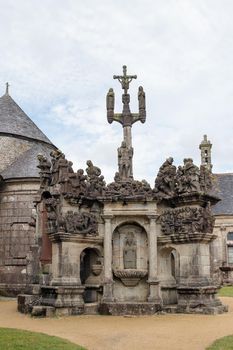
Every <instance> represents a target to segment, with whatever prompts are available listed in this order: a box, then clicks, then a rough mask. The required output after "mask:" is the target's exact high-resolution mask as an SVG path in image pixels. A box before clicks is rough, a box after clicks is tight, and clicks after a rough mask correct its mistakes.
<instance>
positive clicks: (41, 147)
mask: <svg viewBox="0 0 233 350" xmlns="http://www.w3.org/2000/svg"><path fill="white" fill-rule="evenodd" d="M0 135H5V136H9V135H10V136H12V137H15V138H19V137H20V138H22V139H25V140H27V142H28V141H29V142H30V148H29V149H28V150H27V151H26V152H24V153H22V154H21V155H20V156H18V158H16V159H15V160H14V162H13V163H11V164H10V165H9V166H8V167H7V168H5V169H4V170H3V171H2V172H1V174H0V175H1V176H2V177H3V179H17V178H38V177H39V169H38V168H37V165H38V159H37V155H38V154H43V155H44V156H45V157H47V158H50V152H51V151H52V150H53V149H56V146H54V145H53V144H52V143H51V141H50V140H49V139H48V138H47V137H46V136H45V135H44V134H43V132H42V131H41V130H40V129H39V128H38V127H37V126H36V124H35V123H33V121H32V120H31V119H30V118H29V117H28V116H27V115H26V114H25V113H24V111H23V110H22V109H21V108H20V107H19V106H18V105H17V103H16V102H15V101H14V100H13V99H12V98H11V97H10V96H9V95H8V94H7V93H6V94H5V95H3V96H2V97H0ZM1 152H4V149H3V150H1ZM6 152H7V150H6Z"/></svg>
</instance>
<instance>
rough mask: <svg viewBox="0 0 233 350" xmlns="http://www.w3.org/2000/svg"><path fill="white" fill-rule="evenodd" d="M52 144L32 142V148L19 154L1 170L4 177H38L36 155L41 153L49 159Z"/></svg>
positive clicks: (52, 147)
mask: <svg viewBox="0 0 233 350" xmlns="http://www.w3.org/2000/svg"><path fill="white" fill-rule="evenodd" d="M53 149H54V146H52V145H51V146H48V145H46V144H43V143H34V144H33V146H32V148H30V149H29V150H27V151H26V152H24V153H23V154H21V156H20V157H19V158H17V159H16V160H15V161H14V162H13V163H12V164H11V165H9V166H8V167H7V168H6V169H4V170H3V171H2V172H1V175H2V177H3V178H4V179H12V178H13V179H17V178H26V177H30V178H32V177H39V169H38V168H37V165H38V164H39V162H38V159H37V155H38V154H43V155H44V156H45V157H47V158H48V159H50V152H51V151H52V150H53Z"/></svg>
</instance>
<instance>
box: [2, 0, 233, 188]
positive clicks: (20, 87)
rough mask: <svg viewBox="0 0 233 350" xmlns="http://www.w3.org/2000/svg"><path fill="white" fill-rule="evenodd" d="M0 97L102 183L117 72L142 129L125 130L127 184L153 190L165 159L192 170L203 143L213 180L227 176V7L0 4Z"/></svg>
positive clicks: (135, 2) (231, 50) (230, 118)
mask: <svg viewBox="0 0 233 350" xmlns="http://www.w3.org/2000/svg"><path fill="white" fill-rule="evenodd" d="M0 8H1V11H0V95H3V94H4V92H5V83H6V82H7V81H8V82H9V83H10V95H11V96H12V98H13V99H14V100H15V101H16V102H17V103H18V104H19V105H20V106H21V108H22V109H23V110H24V111H25V112H26V113H27V114H28V115H29V116H30V117H31V119H32V120H33V121H34V122H35V123H36V124H37V125H38V127H39V128H40V129H41V130H42V131H43V132H44V133H45V134H46V135H47V136H48V138H49V139H50V140H51V141H52V142H53V143H54V144H55V145H56V146H57V147H58V148H59V149H61V150H62V151H63V152H64V153H65V154H66V157H67V159H69V160H71V161H73V163H74V169H75V170H77V169H78V168H86V164H85V163H86V160H88V159H91V160H92V161H93V163H94V164H95V165H97V166H98V167H100V168H101V169H102V173H103V175H104V176H105V178H106V180H107V182H110V181H112V180H113V177H114V174H115V172H116V171H117V148H118V147H119V146H120V144H121V141H122V137H123V132H122V127H121V125H120V124H118V123H113V124H108V123H107V118H106V105H105V104H106V93H107V91H108V89H109V88H111V87H112V88H113V89H114V91H115V101H116V107H115V112H121V109H122V105H121V94H122V90H121V86H120V84H119V82H117V81H116V80H113V75H114V74H121V73H122V66H123V65H127V67H128V73H129V74H137V76H138V79H137V80H134V81H133V82H132V83H131V86H130V94H131V111H132V112H134V113H137V112H138V106H137V90H138V86H140V85H142V86H143V87H144V90H145V93H146V109H147V120H146V123H145V124H141V123H140V122H138V123H136V124H134V125H133V128H132V135H133V147H134V160H133V163H134V177H135V178H136V179H138V180H141V179H146V180H147V181H149V182H150V183H151V184H153V182H154V179H155V177H156V174H157V172H158V169H159V167H160V166H161V164H162V163H163V162H164V161H165V159H166V158H167V157H169V156H172V157H173V158H174V163H175V165H180V164H182V162H183V158H186V157H192V158H193V159H194V162H195V163H196V164H200V150H199V144H200V142H201V140H202V139H203V135H204V134H207V135H208V139H210V140H211V142H212V143H213V147H212V163H213V171H214V172H216V173H219V172H233V135H232V132H233V68H232V67H233V21H232V16H233V1H232V0H143V1H141V0H140V1H139V0H127V1H125V0H124V1H123V0H118V1H114V0H101V1H98V0H87V1H83V0H82V1H81V0H65V1H63V0H40V1H38V0H7V1H5V0H0Z"/></svg>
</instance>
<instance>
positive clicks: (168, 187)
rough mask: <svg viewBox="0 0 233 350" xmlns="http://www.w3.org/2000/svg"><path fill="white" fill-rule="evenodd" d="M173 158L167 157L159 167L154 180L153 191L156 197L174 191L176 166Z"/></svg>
mask: <svg viewBox="0 0 233 350" xmlns="http://www.w3.org/2000/svg"><path fill="white" fill-rule="evenodd" d="M172 163H173V158H172V157H169V158H168V159H166V161H165V162H164V163H163V164H162V166H161V167H160V169H159V172H158V175H157V178H156V180H155V193H156V195H157V196H158V197H161V198H164V197H167V196H172V195H174V193H175V178H176V167H175V165H173V164H172Z"/></svg>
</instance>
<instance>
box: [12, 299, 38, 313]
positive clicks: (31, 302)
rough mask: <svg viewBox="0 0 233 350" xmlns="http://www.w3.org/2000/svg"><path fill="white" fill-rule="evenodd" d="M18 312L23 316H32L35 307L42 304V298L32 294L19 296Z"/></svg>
mask: <svg viewBox="0 0 233 350" xmlns="http://www.w3.org/2000/svg"><path fill="white" fill-rule="evenodd" d="M17 299H18V300H17V302H18V311H19V312H22V313H23V314H30V313H31V312H32V309H33V307H34V306H35V305H38V304H40V303H41V296H39V295H32V294H19V295H18V298H17Z"/></svg>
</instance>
